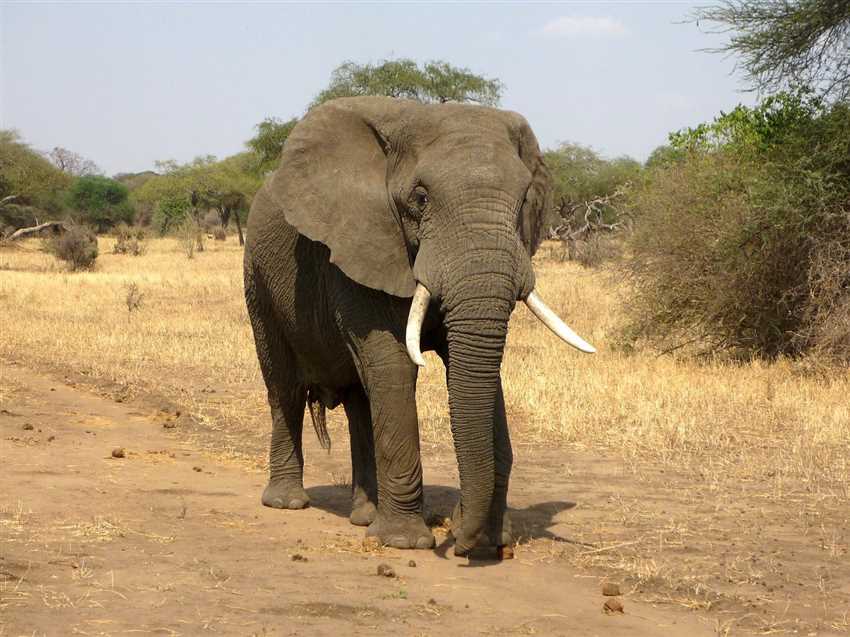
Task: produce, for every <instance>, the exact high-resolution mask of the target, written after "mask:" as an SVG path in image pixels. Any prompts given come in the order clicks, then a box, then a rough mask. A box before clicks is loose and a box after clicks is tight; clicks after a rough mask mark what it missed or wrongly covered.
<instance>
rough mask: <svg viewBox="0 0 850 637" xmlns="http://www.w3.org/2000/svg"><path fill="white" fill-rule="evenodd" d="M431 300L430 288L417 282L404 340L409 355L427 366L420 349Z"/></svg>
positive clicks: (420, 365) (423, 365) (419, 363)
mask: <svg viewBox="0 0 850 637" xmlns="http://www.w3.org/2000/svg"><path fill="white" fill-rule="evenodd" d="M430 302H431V293H430V292H429V291H428V288H426V287H425V286H424V285H422V284H421V283H419V282H417V283H416V292H414V293H413V301H412V302H411V304H410V314H408V315H407V332H406V333H405V338H404V340H405V343H407V355H408V356H410V360H412V361H413V362H414V363H416V364H417V365H419V367H425V359H424V358H423V357H422V350H420V349H419V337H420V335H421V334H422V321H424V320H425V312H426V311H427V310H428V303H430Z"/></svg>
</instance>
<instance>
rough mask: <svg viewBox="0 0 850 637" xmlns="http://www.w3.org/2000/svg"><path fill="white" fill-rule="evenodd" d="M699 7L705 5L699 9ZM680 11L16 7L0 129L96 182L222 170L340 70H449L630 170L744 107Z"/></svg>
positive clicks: (709, 43)
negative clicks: (211, 160)
mask: <svg viewBox="0 0 850 637" xmlns="http://www.w3.org/2000/svg"><path fill="white" fill-rule="evenodd" d="M703 4H704V2H703ZM695 6H697V3H693V2H637V1H635V2H626V1H620V2H601V1H599V2H547V3H531V2H523V3H515V2H500V3H486V2H464V3H454V2H417V3H409V2H408V3H401V2H397V3H382V2H356V3H355V2H335V3H289V2H264V3H202V2H191V3H188V2H183V3H177V2H172V3H141V2H137V3H117V2H114V3H94V2H91V3H79V4H78V3H70V2H66V3H12V2H3V0H0V128H4V129H8V128H14V129H17V130H18V131H19V133H20V134H21V136H22V137H23V138H24V140H25V141H27V142H28V143H29V144H30V145H31V146H32V147H33V148H36V149H38V150H45V151H46V150H50V149H52V148H53V147H55V146H61V147H64V148H68V149H71V150H73V151H75V152H77V153H80V154H81V155H83V156H85V157H87V158H89V159H92V160H94V161H95V162H96V163H97V164H98V165H99V166H101V167H102V168H103V169H104V171H105V172H106V174H115V173H118V172H137V171H142V170H147V169H153V168H154V165H155V161H156V160H166V159H174V160H177V161H180V162H184V161H189V160H191V159H192V158H194V157H196V156H199V155H216V156H218V157H226V156H227V155H231V154H233V153H236V152H239V151H241V150H243V149H244V147H245V146H244V144H245V140H247V139H249V138H250V137H251V136H252V135H253V134H254V133H255V126H256V125H257V124H258V123H259V122H260V121H262V120H263V119H264V118H266V117H270V116H274V117H281V118H289V117H292V116H297V115H301V114H303V112H304V109H305V107H306V106H307V104H308V103H309V102H310V100H311V99H312V98H313V97H314V96H315V95H316V94H317V93H318V92H319V91H320V90H322V88H324V87H325V86H326V85H327V84H328V81H329V79H330V74H331V71H332V70H333V69H334V68H335V67H336V66H338V65H339V64H341V63H342V62H344V61H347V60H351V61H355V62H361V63H362V62H370V61H371V62H376V61H379V60H382V59H386V58H390V57H409V58H413V59H415V60H417V61H427V60H432V59H438V60H445V61H447V62H449V63H451V64H453V65H456V66H462V67H467V68H469V69H470V70H472V71H473V72H475V73H478V74H481V75H484V76H486V77H491V78H498V79H499V80H501V81H502V82H503V83H504V84H505V87H506V88H505V91H504V94H503V97H502V104H501V105H502V107H503V108H507V109H510V110H515V111H518V112H520V113H522V114H523V115H524V116H525V117H526V119H528V121H529V122H530V124H531V126H532V128H533V129H534V131H535V133H536V135H537V138H538V140H539V142H540V144H541V146H542V147H544V148H552V147H554V146H556V145H557V144H558V143H560V142H562V141H571V142H578V143H581V144H584V145H588V146H591V147H593V148H594V149H595V150H597V151H599V152H601V153H602V154H603V155H605V156H608V157H614V156H619V155H630V156H632V157H635V158H637V159H640V160H643V159H645V158H646V157H647V156H648V154H649V153H650V152H651V151H652V149H653V148H655V147H656V146H658V145H660V144H663V143H664V142H665V141H666V138H667V133H668V132H670V131H672V130H677V129H679V128H682V127H684V126H690V125H695V124H698V123H700V122H702V121H705V120H710V119H711V118H713V117H714V116H716V115H717V114H718V113H719V112H720V111H721V110H730V109H731V108H733V107H734V106H735V105H736V104H738V103H752V101H753V96H752V94H751V93H748V92H745V90H744V89H745V88H746V87H745V85H744V84H743V82H742V81H741V79H740V77H739V76H737V75H735V74H734V67H735V64H734V59H730V58H729V57H727V56H724V55H721V54H716V53H715V54H712V53H707V52H704V51H702V50H701V49H705V48H710V47H716V46H718V45H720V44H722V43H723V41H724V40H723V38H722V36H719V35H712V34H709V33H707V32H706V30H707V29H706V25H703V26H702V28H700V27H698V26H697V25H696V24H694V23H692V22H687V19H688V16H689V14H690V13H691V12H692V11H693V9H694V7H695Z"/></svg>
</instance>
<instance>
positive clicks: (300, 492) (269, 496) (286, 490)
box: [263, 480, 310, 509]
mask: <svg viewBox="0 0 850 637" xmlns="http://www.w3.org/2000/svg"><path fill="white" fill-rule="evenodd" d="M263 504H264V505H265V506H267V507H272V508H273V509H303V508H305V507H306V506H307V505H308V504H310V496H308V495H307V492H306V491H305V490H304V487H302V486H301V485H300V484H297V483H292V482H285V481H283V480H279V481H270V482H269V484H268V486H266V489H265V491H263Z"/></svg>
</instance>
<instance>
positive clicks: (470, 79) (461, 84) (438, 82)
mask: <svg viewBox="0 0 850 637" xmlns="http://www.w3.org/2000/svg"><path fill="white" fill-rule="evenodd" d="M503 90H504V86H503V85H502V83H501V82H500V81H499V80H497V79H491V78H486V77H484V76H482V75H476V74H475V73H473V72H472V71H470V70H469V69H466V68H461V67H456V66H452V65H451V64H449V63H448V62H444V61H441V60H432V61H430V62H427V63H425V64H424V65H423V66H422V67H421V68H420V66H419V65H418V64H417V63H416V62H415V61H414V60H411V59H408V58H402V59H399V60H383V61H381V62H379V63H378V64H372V63H366V64H357V63H356V62H345V63H343V64H341V65H340V66H338V67H337V68H335V69H334V71H333V73H331V81H330V84H329V85H328V87H327V88H326V89H325V90H323V91H322V92H321V93H319V94H318V95H317V96H316V98H315V99H314V100H313V102H312V104H311V105H310V107H311V108H312V107H314V106H318V105H319V104H323V103H324V102H327V101H328V100H332V99H335V98H337V97H357V96H360V95H386V96H388V97H401V98H407V99H412V100H417V101H419V102H424V103H432V102H448V101H456V102H476V103H479V104H484V105H486V106H498V104H499V100H500V99H501V96H502V91H503Z"/></svg>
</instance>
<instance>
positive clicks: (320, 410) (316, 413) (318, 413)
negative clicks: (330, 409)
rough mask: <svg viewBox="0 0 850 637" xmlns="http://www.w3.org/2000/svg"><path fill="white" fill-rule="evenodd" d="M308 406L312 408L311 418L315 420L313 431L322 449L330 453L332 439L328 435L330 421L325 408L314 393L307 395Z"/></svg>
mask: <svg viewBox="0 0 850 637" xmlns="http://www.w3.org/2000/svg"><path fill="white" fill-rule="evenodd" d="M307 404H308V405H309V406H310V418H311V419H312V420H313V429H315V430H316V437H317V438H318V439H319V444H320V445H322V449H324V450H325V451H327V452H328V453H330V450H331V437H330V436H329V435H328V421H327V418H326V417H325V406H324V405H323V404H322V402H321V401H320V400H319V397H318V396H316V394H314V393H313V392H312V391H310V392H308V393H307Z"/></svg>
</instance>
